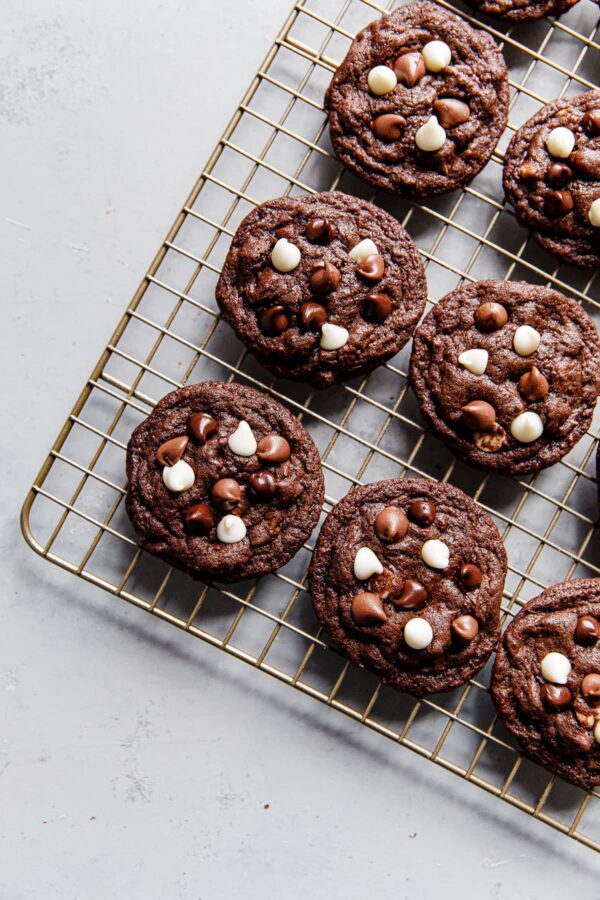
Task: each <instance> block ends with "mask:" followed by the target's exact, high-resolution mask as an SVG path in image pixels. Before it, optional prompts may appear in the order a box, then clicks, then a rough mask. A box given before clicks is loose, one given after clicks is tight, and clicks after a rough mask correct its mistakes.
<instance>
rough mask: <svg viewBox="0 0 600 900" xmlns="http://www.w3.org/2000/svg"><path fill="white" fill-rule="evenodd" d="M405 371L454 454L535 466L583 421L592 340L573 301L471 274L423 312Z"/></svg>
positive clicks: (598, 352)
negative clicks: (472, 279)
mask: <svg viewBox="0 0 600 900" xmlns="http://www.w3.org/2000/svg"><path fill="white" fill-rule="evenodd" d="M410 378H411V382H412V386H413V389H414V391H415V393H416V395H417V399H418V401H419V405H420V407H421V412H422V413H423V415H424V416H425V418H426V419H427V421H428V423H429V424H430V425H431V427H432V428H433V430H434V431H435V432H436V433H437V434H438V435H439V436H440V437H441V438H442V439H443V440H444V441H445V442H446V443H447V444H448V445H449V446H450V447H452V449H453V450H454V451H455V453H457V454H458V456H460V457H462V458H463V459H465V460H466V461H467V462H469V463H471V464H472V465H474V466H478V467H479V468H482V469H491V470H494V471H497V472H504V473H506V474H512V475H521V474H524V473H527V472H537V471H538V470H539V469H543V468H546V467H547V466H551V465H552V464H553V463H555V462H557V461H558V460H559V459H560V458H561V457H563V456H564V455H565V453H568V451H569V450H570V449H571V447H572V446H573V445H574V444H575V443H577V441H578V440H579V439H580V438H581V437H582V435H584V434H585V432H586V431H587V429H588V427H589V425H590V422H591V420H592V416H593V413H594V407H595V404H596V397H597V395H598V389H599V386H600V341H599V340H598V334H597V332H596V327H595V325H594V323H593V322H592V321H591V319H590V318H589V317H588V316H587V315H586V313H585V312H584V311H583V309H582V308H581V306H580V305H579V304H578V303H576V302H575V301H574V300H570V299H569V298H568V297H565V296H563V294H559V293H558V291H553V290H550V289H549V288H546V287H542V286H541V285H532V284H527V283H526V282H523V281H519V282H515V281H477V282H475V283H474V284H465V285H463V286H462V287H460V288H457V290H455V291H452V292H451V293H450V294H447V295H446V296H445V297H443V298H442V299H441V300H440V301H439V302H438V303H437V305H436V306H435V307H434V308H433V309H432V310H431V312H430V313H429V314H428V315H427V317H426V318H425V319H424V321H423V323H422V324H421V326H420V327H419V329H418V330H417V332H416V333H415V337H414V341H413V349H412V355H411V360H410Z"/></svg>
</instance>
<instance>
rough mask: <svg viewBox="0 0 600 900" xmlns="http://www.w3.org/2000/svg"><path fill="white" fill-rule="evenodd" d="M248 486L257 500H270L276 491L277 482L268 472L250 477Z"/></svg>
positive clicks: (256, 473)
mask: <svg viewBox="0 0 600 900" xmlns="http://www.w3.org/2000/svg"><path fill="white" fill-rule="evenodd" d="M248 486H249V488H250V490H251V492H252V494H253V495H254V496H255V497H256V498H257V500H270V499H271V497H274V496H275V493H276V491H277V482H276V481H275V478H274V477H273V475H271V473H270V472H255V473H254V475H251V476H250V478H249V480H248Z"/></svg>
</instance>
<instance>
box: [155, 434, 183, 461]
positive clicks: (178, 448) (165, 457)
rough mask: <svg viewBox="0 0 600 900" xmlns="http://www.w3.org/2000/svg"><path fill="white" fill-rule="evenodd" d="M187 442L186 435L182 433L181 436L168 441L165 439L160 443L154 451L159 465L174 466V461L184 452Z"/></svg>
mask: <svg viewBox="0 0 600 900" xmlns="http://www.w3.org/2000/svg"><path fill="white" fill-rule="evenodd" d="M188 442H189V438H188V436H187V435H185V434H182V435H181V437H174V438H171V440H170V441H165V442H164V444H161V445H160V447H159V448H158V450H157V451H156V458H157V460H158V462H159V463H160V464H161V466H174V465H175V463H177V462H179V460H180V459H181V457H182V456H183V454H184V453H185V448H186V447H187V445H188Z"/></svg>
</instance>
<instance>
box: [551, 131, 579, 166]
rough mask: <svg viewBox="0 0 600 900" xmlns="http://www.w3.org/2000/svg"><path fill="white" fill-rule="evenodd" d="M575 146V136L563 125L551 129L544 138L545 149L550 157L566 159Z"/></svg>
mask: <svg viewBox="0 0 600 900" xmlns="http://www.w3.org/2000/svg"><path fill="white" fill-rule="evenodd" d="M574 146H575V135H574V134H573V132H572V131H569V129H568V128H565V127H564V125H559V126H558V128H553V129H552V131H551V132H550V134H549V135H548V137H547V138H546V149H547V151H548V153H549V154H550V156H556V157H557V159H566V158H567V156H568V155H569V154H570V152H571V151H572V149H573V147H574Z"/></svg>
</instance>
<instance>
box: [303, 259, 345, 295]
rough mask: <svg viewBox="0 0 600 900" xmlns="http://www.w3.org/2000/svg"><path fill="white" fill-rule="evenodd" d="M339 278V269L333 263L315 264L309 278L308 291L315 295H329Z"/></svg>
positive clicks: (323, 261) (324, 261) (322, 262)
mask: <svg viewBox="0 0 600 900" xmlns="http://www.w3.org/2000/svg"><path fill="white" fill-rule="evenodd" d="M341 277H342V276H341V274H340V271H339V269H336V267H335V266H334V265H333V263H330V262H327V261H326V260H322V261H321V262H318V263H317V264H316V266H315V268H314V270H313V273H312V275H311V276H310V282H309V283H310V289H311V291H313V293H315V294H329V293H330V292H331V291H335V289H336V287H337V286H338V284H339V283H340V278H341Z"/></svg>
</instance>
